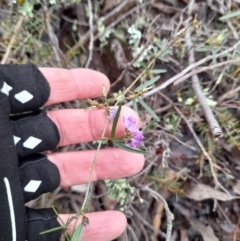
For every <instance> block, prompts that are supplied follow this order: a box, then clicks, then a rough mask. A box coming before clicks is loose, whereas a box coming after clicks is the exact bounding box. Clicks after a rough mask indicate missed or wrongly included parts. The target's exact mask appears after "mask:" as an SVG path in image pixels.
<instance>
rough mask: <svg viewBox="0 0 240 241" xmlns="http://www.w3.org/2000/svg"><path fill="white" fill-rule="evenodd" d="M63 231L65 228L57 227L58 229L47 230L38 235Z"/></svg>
mask: <svg viewBox="0 0 240 241" xmlns="http://www.w3.org/2000/svg"><path fill="white" fill-rule="evenodd" d="M63 229H66V227H65V226H59V227H56V228H52V229H48V230H46V231H43V232H41V233H39V234H40V235H43V234H47V233H52V232H56V231H58V230H63Z"/></svg>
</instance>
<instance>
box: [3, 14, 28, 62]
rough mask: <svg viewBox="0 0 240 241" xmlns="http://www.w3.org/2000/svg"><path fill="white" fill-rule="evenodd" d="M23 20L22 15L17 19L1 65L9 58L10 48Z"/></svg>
mask: <svg viewBox="0 0 240 241" xmlns="http://www.w3.org/2000/svg"><path fill="white" fill-rule="evenodd" d="M24 18H25V17H24V16H23V15H21V16H20V17H19V19H18V22H17V25H16V26H15V29H14V31H13V35H12V37H11V40H10V42H9V44H8V47H7V50H6V52H5V54H4V56H3V58H2V61H1V64H5V63H6V62H7V59H8V57H9V55H10V53H11V50H12V47H13V45H14V42H15V40H16V37H17V35H18V32H19V30H20V28H21V26H22V23H23V20H24Z"/></svg>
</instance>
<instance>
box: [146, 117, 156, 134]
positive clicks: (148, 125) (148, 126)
mask: <svg viewBox="0 0 240 241" xmlns="http://www.w3.org/2000/svg"><path fill="white" fill-rule="evenodd" d="M155 122H157V120H155V119H153V120H151V121H150V122H149V123H148V124H147V126H146V127H145V128H144V129H143V130H142V132H143V133H145V132H146V131H147V130H148V129H149V128H150V127H151V126H152V125H153V124H154V123H155Z"/></svg>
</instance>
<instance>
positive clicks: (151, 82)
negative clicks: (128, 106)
mask: <svg viewBox="0 0 240 241" xmlns="http://www.w3.org/2000/svg"><path fill="white" fill-rule="evenodd" d="M159 78H160V75H158V76H156V77H154V78H152V79H150V80H149V81H147V82H145V83H144V84H142V85H140V86H138V87H137V88H136V89H135V90H134V92H139V91H141V90H143V89H144V88H146V87H148V86H149V85H152V84H154V83H155V82H156V81H157V80H158V79H159Z"/></svg>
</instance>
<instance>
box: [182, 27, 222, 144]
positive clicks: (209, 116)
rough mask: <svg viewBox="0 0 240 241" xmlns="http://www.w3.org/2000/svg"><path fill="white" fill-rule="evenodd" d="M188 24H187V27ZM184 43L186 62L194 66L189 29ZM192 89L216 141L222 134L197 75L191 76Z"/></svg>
mask: <svg viewBox="0 0 240 241" xmlns="http://www.w3.org/2000/svg"><path fill="white" fill-rule="evenodd" d="M189 24H190V23H187V26H188V25H189ZM185 43H186V46H187V48H188V50H189V51H188V59H189V60H188V61H189V64H190V65H191V64H194V63H195V57H194V48H193V43H192V39H191V29H190V28H188V29H187V30H186V32H185ZM192 87H193V90H194V92H195V94H196V96H197V99H198V102H199V104H200V106H201V108H202V110H203V112H204V115H205V117H206V120H207V122H208V125H209V127H210V131H211V133H212V135H213V138H214V139H215V140H216V141H217V140H219V139H220V138H222V137H223V133H222V129H221V127H220V126H219V124H218V122H217V120H216V118H215V116H214V114H213V112H212V110H211V108H210V106H209V105H208V103H207V99H206V97H205V95H204V94H203V92H202V89H201V86H200V83H199V79H198V76H197V75H193V76H192Z"/></svg>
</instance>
